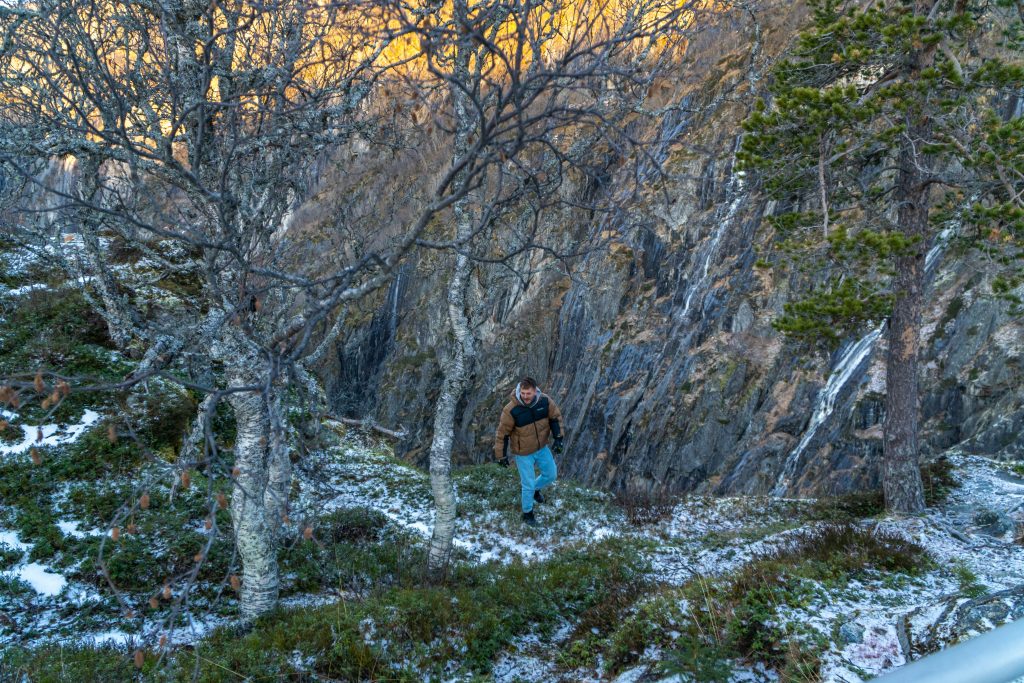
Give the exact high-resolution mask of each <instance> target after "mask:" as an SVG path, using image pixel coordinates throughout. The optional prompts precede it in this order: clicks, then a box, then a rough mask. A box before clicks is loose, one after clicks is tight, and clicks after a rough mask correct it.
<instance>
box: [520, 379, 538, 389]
mask: <svg viewBox="0 0 1024 683" xmlns="http://www.w3.org/2000/svg"><path fill="white" fill-rule="evenodd" d="M519 388H520V389H536V388H537V380H535V379H534V378H532V377H524V378H522V379H521V380H519Z"/></svg>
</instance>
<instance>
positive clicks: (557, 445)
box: [551, 436, 565, 455]
mask: <svg viewBox="0 0 1024 683" xmlns="http://www.w3.org/2000/svg"><path fill="white" fill-rule="evenodd" d="M551 450H553V451H554V452H555V454H556V455H561V454H562V451H564V450H565V446H563V445H562V437H560V436H556V437H555V445H554V448H552V449H551Z"/></svg>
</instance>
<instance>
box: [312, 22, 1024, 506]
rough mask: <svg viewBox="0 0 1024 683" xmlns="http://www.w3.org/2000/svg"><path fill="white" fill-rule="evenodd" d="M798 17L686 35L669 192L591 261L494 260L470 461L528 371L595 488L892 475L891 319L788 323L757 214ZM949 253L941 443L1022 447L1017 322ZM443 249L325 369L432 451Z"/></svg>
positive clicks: (852, 483) (419, 265) (934, 353)
mask: <svg viewBox="0 0 1024 683" xmlns="http://www.w3.org/2000/svg"><path fill="white" fill-rule="evenodd" d="M800 16H801V10H800V9H799V8H794V7H792V6H790V5H783V4H776V5H769V4H765V5H764V6H763V8H762V11H761V12H760V13H759V14H758V15H757V19H758V26H757V28H756V30H755V28H754V27H753V25H752V24H747V25H744V26H742V27H740V30H735V28H736V27H733V29H734V30H733V32H732V33H728V32H724V31H723V32H722V33H719V34H718V35H717V36H716V35H710V36H707V37H705V38H703V39H702V40H699V41H696V42H695V43H694V44H693V45H692V46H691V53H692V55H695V59H696V61H697V62H698V63H699V64H701V65H703V67H706V68H705V70H704V71H701V72H700V78H699V79H698V80H697V81H695V84H691V86H692V87H690V88H689V89H688V90H687V89H686V88H683V90H685V91H687V92H688V94H687V95H686V96H685V97H686V99H685V100H684V102H685V104H686V106H685V107H684V111H685V112H686V115H685V116H679V115H678V113H677V115H676V118H673V119H671V120H669V119H666V121H665V122H664V126H663V130H664V131H665V132H668V133H671V138H672V139H671V141H670V144H667V145H665V146H664V148H662V149H660V150H658V152H659V154H660V160H662V161H663V168H664V170H665V172H666V173H667V174H668V177H669V178H670V181H669V183H668V185H667V188H666V190H667V192H666V193H651V194H652V198H651V199H650V200H649V201H647V202H646V203H645V204H644V205H642V206H639V207H637V208H636V209H635V210H634V211H633V212H632V213H631V215H630V216H629V218H628V220H626V221H625V222H623V223H622V224H619V225H614V226H609V227H608V230H609V234H610V235H612V241H611V244H610V247H609V248H608V249H606V250H602V251H600V252H596V253H591V254H589V255H587V256H586V257H584V258H582V259H581V260H580V261H579V262H577V263H575V264H574V266H575V270H574V273H573V276H572V277H571V278H570V277H568V276H567V275H566V274H565V273H564V272H563V271H562V270H560V269H559V268H557V267H556V266H555V264H553V263H545V262H544V261H542V260H541V261H536V262H534V263H533V264H532V265H533V266H534V272H535V274H534V275H533V276H532V277H531V278H530V279H528V280H527V281H526V282H520V281H517V280H515V279H513V278H510V277H508V276H507V275H504V274H502V273H500V272H496V271H495V270H493V269H488V268H483V267H482V268H478V270H477V272H476V278H477V281H476V287H475V292H474V296H475V297H476V301H477V306H476V309H477V310H479V311H483V312H484V313H483V314H482V315H481V316H479V317H478V319H477V320H475V321H474V322H475V325H476V333H477V337H478V340H479V345H478V351H479V358H478V362H477V364H476V366H475V369H474V377H473V378H472V382H471V388H470V389H469V390H468V391H467V392H466V394H465V396H463V398H462V400H461V403H460V405H459V406H458V415H459V416H460V418H459V420H458V421H457V425H456V432H457V433H456V442H455V453H456V458H457V459H459V460H461V461H462V462H479V461H483V460H485V459H487V458H489V457H490V455H489V454H490V449H489V444H490V441H491V438H492V434H493V430H494V425H495V421H496V420H497V416H498V413H499V411H500V408H501V404H502V401H503V398H504V397H505V396H506V395H507V393H508V390H509V388H510V386H511V385H512V384H513V383H514V382H515V379H516V378H517V377H518V376H520V375H522V374H527V373H528V374H531V375H533V376H535V377H537V378H538V379H539V380H540V382H541V385H542V388H543V389H544V390H545V391H546V392H548V393H550V394H551V395H553V396H554V397H555V398H556V400H558V401H559V403H560V404H561V406H562V409H563V412H564V414H565V417H566V427H567V434H568V436H567V439H566V454H565V455H564V456H563V458H562V461H561V463H560V466H561V471H562V473H563V474H565V475H569V476H573V477H576V478H578V479H580V480H581V481H583V482H585V483H587V484H591V485H599V486H603V487H606V488H609V489H612V490H617V491H633V492H637V493H644V492H653V491H663V490H670V491H706V492H715V493H755V492H756V493H765V492H774V493H777V494H789V495H794V494H809V493H823V492H831V493H838V492H844V491H850V490H856V489H863V488H872V487H876V486H877V485H878V461H879V456H880V451H881V441H880V437H881V423H882V419H883V417H884V416H883V414H882V404H883V401H882V394H883V392H884V390H885V379H884V363H883V362H882V359H883V355H884V349H883V348H882V345H883V343H884V342H883V341H882V338H883V335H881V334H879V333H878V332H876V331H872V330H864V333H865V335H868V336H866V337H863V338H860V339H850V340H848V341H847V342H846V343H845V344H844V345H843V346H842V347H841V348H840V349H838V350H837V351H836V352H835V353H833V354H832V355H831V356H830V357H828V358H825V357H823V355H821V354H818V355H815V354H811V353H808V352H807V351H806V350H803V349H799V348H797V347H796V346H795V345H793V344H792V343H790V342H787V341H785V340H784V339H782V338H781V337H780V335H779V334H778V333H777V332H775V331H774V330H773V329H772V327H771V321H772V319H773V318H774V317H775V316H777V315H778V314H779V313H780V312H781V310H782V306H783V304H784V302H785V301H786V300H787V299H788V297H789V296H790V294H791V291H790V290H791V287H792V286H793V284H792V282H791V281H790V280H789V279H788V278H787V276H785V275H783V274H781V273H778V272H774V271H773V269H772V268H770V267H766V264H765V263H764V262H763V261H762V260H761V259H760V254H761V250H762V249H763V247H764V240H765V239H766V235H765V230H763V229H762V219H763V217H764V216H765V215H766V214H769V213H771V212H773V211H776V210H778V207H776V206H773V205H771V204H768V203H765V202H764V201H763V200H761V199H760V198H759V196H758V194H757V192H756V188H752V187H750V186H748V184H747V182H746V179H745V178H744V177H743V176H742V174H739V173H734V172H733V163H732V153H733V150H734V149H735V147H736V144H737V140H738V137H737V136H738V131H739V122H740V121H741V120H742V118H743V117H744V116H745V114H746V112H747V110H748V107H749V106H750V104H751V103H752V102H753V100H754V98H755V96H756V91H757V84H758V82H759V79H760V69H761V68H763V66H764V64H765V63H766V62H767V61H769V60H770V59H771V57H772V55H773V54H778V53H779V52H781V51H782V50H783V49H784V47H785V45H786V43H787V41H788V40H789V39H790V38H791V36H792V31H793V26H794V25H795V24H796V23H798V21H799V19H800ZM723 36H731V38H725V37H723ZM729 40H732V41H733V43H730V42H729ZM762 41H763V42H762ZM701 51H703V52H701ZM723 54H724V55H725V56H722V55H723ZM666 195H667V197H668V200H667V201H666V200H665V199H664V197H665V196H666ZM563 219H564V217H559V218H558V220H559V221H563ZM552 220H554V219H552ZM574 220H575V222H573V221H564V225H563V227H562V229H563V230H564V232H565V239H566V240H567V241H571V240H572V239H574V237H575V236H576V235H577V234H579V233H580V232H582V227H583V226H582V225H581V221H582V220H584V219H583V218H582V217H579V216H576V217H575V219H574ZM559 224H560V225H561V224H562V223H559ZM939 246H940V247H941V245H939ZM934 257H935V258H934V266H933V267H934V276H933V285H932V293H931V301H932V302H933V306H932V309H931V310H930V312H929V315H928V325H927V328H926V331H925V334H924V335H923V337H924V338H923V340H922V344H923V348H922V353H923V354H924V357H925V360H926V364H927V367H926V370H925V373H926V374H925V377H924V380H925V385H924V392H923V394H924V400H923V405H922V410H923V417H924V425H925V434H924V439H923V444H924V446H923V448H924V449H925V451H926V452H925V455H926V456H927V455H928V454H930V453H933V452H937V451H939V450H942V449H945V448H948V447H950V446H952V445H954V444H961V446H962V448H963V449H964V450H965V451H967V452H971V453H980V454H986V455H990V456H994V457H1000V458H1019V457H1021V456H1024V446H1022V439H1024V431H1022V430H1024V388H1022V387H1024V382H1022V379H1024V377H1022V368H1021V365H1020V361H1021V350H1022V344H1024V341H1022V340H1024V331H1022V329H1021V323H1020V321H1019V319H1015V318H1014V316H1013V313H1012V311H1011V305H1010V304H1008V303H1006V302H1004V301H999V300H996V299H994V298H993V297H992V296H991V293H990V288H989V286H988V284H987V283H986V281H985V279H984V277H983V276H982V275H980V274H979V273H978V272H976V269H975V268H973V267H972V264H971V263H970V262H969V260H967V259H965V258H963V257H962V256H956V257H955V258H954V257H953V256H951V255H949V254H943V253H942V250H941V248H940V249H938V250H937V251H936V252H935V254H934ZM442 258H443V257H442V256H438V255H433V256H431V257H424V258H423V259H422V260H420V261H417V262H415V263H410V264H409V265H408V266H407V269H406V270H405V271H403V273H402V275H401V277H399V278H398V279H397V280H396V281H395V282H394V284H393V285H392V286H391V288H390V290H389V291H388V292H387V293H386V296H384V297H383V298H382V299H381V300H380V301H378V306H377V308H376V309H375V310H373V311H368V312H366V313H365V316H364V319H363V320H361V321H356V332H354V333H353V334H351V335H349V336H348V337H347V338H346V339H345V340H344V341H343V342H341V343H339V347H338V353H337V356H336V357H335V358H333V359H331V361H330V362H329V363H328V364H326V365H325V366H324V368H322V371H323V376H324V377H325V379H326V381H327V383H328V386H329V390H330V393H331V396H332V397H333V400H334V401H335V403H336V406H335V407H336V409H338V410H339V411H342V412H349V413H353V414H358V415H363V414H366V413H368V412H371V413H373V414H374V416H375V417H376V419H378V420H379V421H381V422H382V423H387V424H401V425H403V426H404V427H406V428H407V429H408V430H409V432H410V436H409V437H408V438H407V440H406V441H405V442H404V443H403V444H401V448H400V450H401V451H402V452H404V453H405V455H406V457H407V458H409V459H410V460H412V461H416V462H423V461H424V459H425V455H426V444H428V443H429V434H428V432H427V430H428V428H429V424H430V417H431V414H432V413H431V411H432V401H433V400H434V397H435V396H436V392H437V389H438V387H439V373H438V364H437V362H436V359H435V349H438V348H444V347H445V345H446V344H447V343H448V342H447V340H446V339H444V337H443V335H442V334H441V332H440V330H441V329H442V328H441V325H440V322H441V321H440V320H438V316H436V315H435V312H436V311H437V310H440V307H439V302H440V301H441V297H442V293H443V291H444V287H443V286H441V285H442V283H443V277H444V267H443V265H444V264H443V261H442ZM537 258H539V257H537ZM872 334H873V335H874V338H869V337H870V336H871V335H872ZM830 371H831V374H830Z"/></svg>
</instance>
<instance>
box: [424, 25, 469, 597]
mask: <svg viewBox="0 0 1024 683" xmlns="http://www.w3.org/2000/svg"><path fill="white" fill-rule="evenodd" d="M460 6H461V5H460ZM458 50H459V52H458V54H457V55H456V58H455V61H456V64H455V69H456V72H457V74H458V76H459V81H460V82H462V83H466V84H468V83H469V82H470V75H469V55H468V51H467V50H468V47H467V46H465V45H460V46H459V48H458ZM452 100H453V103H454V106H455V118H456V131H455V159H454V161H456V162H457V161H458V160H460V159H461V158H462V156H463V155H464V154H466V152H467V150H468V147H469V142H468V140H469V136H470V134H471V133H472V128H473V117H472V114H471V112H470V106H471V104H472V103H471V102H469V101H467V97H466V96H465V94H464V93H463V92H462V91H460V90H457V89H455V88H453V89H452ZM460 180H461V179H460ZM452 210H453V215H454V219H455V232H456V237H457V238H459V239H463V238H468V237H469V236H470V235H472V231H473V213H472V197H471V196H470V195H467V196H466V197H464V198H463V199H460V200H459V201H457V202H456V203H455V204H454V206H453V207H452ZM469 273H470V261H469V257H468V256H467V255H466V254H464V253H459V254H457V255H456V258H455V267H454V268H453V269H452V273H451V279H450V280H449V281H448V326H449V328H450V329H451V331H452V335H453V337H454V340H455V344H454V345H453V346H452V347H451V355H450V356H449V357H448V358H447V359H445V360H443V361H442V363H441V367H442V370H443V374H444V379H443V382H442V386H441V393H440V395H439V396H438V399H437V408H436V412H435V413H434V434H433V438H432V440H431V443H430V488H431V491H432V492H433V495H434V510H435V512H434V531H433V534H432V536H431V539H430V550H429V553H428V555H427V573H428V575H429V576H430V578H431V579H433V580H437V579H440V578H442V577H443V576H444V575H445V573H446V572H447V570H448V564H449V562H450V560H451V555H452V544H453V541H454V539H455V514H456V507H455V486H454V484H453V483H452V476H451V470H452V442H453V440H454V436H455V435H454V424H455V406H456V405H457V404H458V402H459V399H460V398H461V397H462V392H463V390H464V389H465V386H466V381H467V370H468V368H469V365H470V362H471V360H472V356H473V339H472V331H471V330H470V328H469V318H468V316H467V315H466V298H467V297H466V294H467V292H468V290H469Z"/></svg>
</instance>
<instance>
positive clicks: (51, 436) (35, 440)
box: [0, 410, 100, 455]
mask: <svg viewBox="0 0 1024 683" xmlns="http://www.w3.org/2000/svg"><path fill="white" fill-rule="evenodd" d="M3 416H4V419H7V420H11V419H14V418H16V417H17V416H16V415H15V414H13V413H10V412H8V411H4V415H3ZM99 420H100V414H99V413H97V412H96V411H95V410H86V411H85V412H84V413H83V414H82V417H81V419H80V420H79V421H78V422H77V423H75V424H73V425H64V426H62V425H57V424H46V425H19V426H20V427H21V431H22V440H21V441H20V442H18V443H15V444H9V445H7V444H5V445H2V446H0V455H21V454H22V453H27V452H28V450H29V449H30V448H32V447H33V446H35V447H38V448H44V447H48V446H63V445H67V444H71V443H74V442H75V441H77V440H78V439H79V438H80V437H81V436H82V434H84V433H85V432H86V430H88V429H89V428H90V427H92V426H93V425H94V424H96V423H97V422H99ZM8 428H9V427H8ZM40 437H41V438H40Z"/></svg>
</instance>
